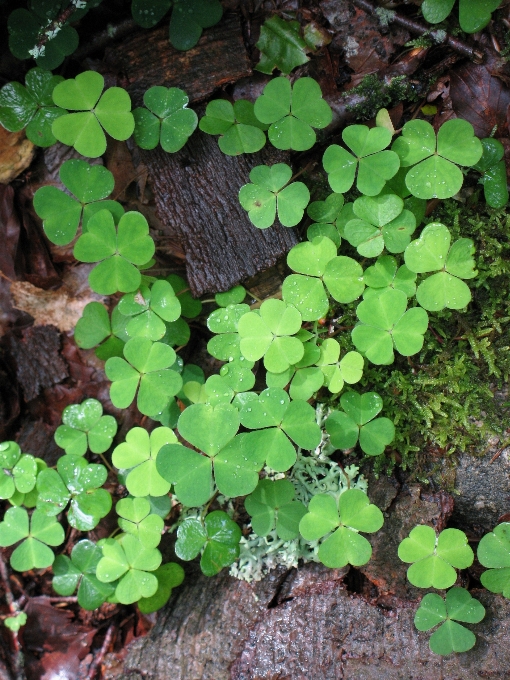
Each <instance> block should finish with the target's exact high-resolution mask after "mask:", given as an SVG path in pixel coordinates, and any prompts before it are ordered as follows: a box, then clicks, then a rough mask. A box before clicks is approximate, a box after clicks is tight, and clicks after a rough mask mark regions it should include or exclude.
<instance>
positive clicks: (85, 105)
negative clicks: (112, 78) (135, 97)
mask: <svg viewBox="0 0 510 680" xmlns="http://www.w3.org/2000/svg"><path fill="white" fill-rule="evenodd" d="M103 89H104V78H103V76H102V75H101V74H100V73H96V72H95V71H85V72H83V73H80V74H78V75H77V76H76V78H70V79H69V80H64V81H63V82H62V83H59V84H58V85H57V86H56V87H55V89H54V90H53V101H54V102H55V104H56V105H57V106H60V107H61V108H63V109H67V110H68V111H77V112H79V113H66V114H65V115H63V116H60V117H59V118H57V119H56V120H55V121H53V125H52V127H51V131H52V133H53V134H54V136H55V137H56V138H57V139H58V141H59V142H63V143H64V144H67V145H68V146H74V148H75V149H76V151H78V153H81V154H82V155H83V156H88V157H89V158H97V157H98V156H102V155H103V154H104V152H105V151H106V136H105V132H107V133H108V134H109V135H110V136H111V137H113V138H114V139H118V140H120V141H123V140H125V139H128V137H131V135H132V134H133V130H134V127H135V120H134V118H133V114H132V113H131V99H130V97H129V95H128V93H127V92H126V90H123V89H122V88H121V87H110V88H108V89H107V90H105V92H103Z"/></svg>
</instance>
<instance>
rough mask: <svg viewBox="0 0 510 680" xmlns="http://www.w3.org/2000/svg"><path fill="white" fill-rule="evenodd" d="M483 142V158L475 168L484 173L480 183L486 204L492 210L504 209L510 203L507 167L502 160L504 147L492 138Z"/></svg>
mask: <svg viewBox="0 0 510 680" xmlns="http://www.w3.org/2000/svg"><path fill="white" fill-rule="evenodd" d="M481 142H482V148H483V153H482V157H481V158H480V160H479V161H478V163H476V165H474V166H473V167H474V168H475V170H478V171H479V172H481V173H482V177H481V178H480V183H481V184H483V191H484V195H485V200H486V202H487V203H488V204H489V205H490V206H491V208H502V207H503V206H505V205H506V204H507V203H508V188H507V180H506V165H505V162H504V160H502V159H503V155H504V147H503V145H502V144H501V142H500V141H498V140H497V139H493V138H492V137H488V138H487V139H482V140H481Z"/></svg>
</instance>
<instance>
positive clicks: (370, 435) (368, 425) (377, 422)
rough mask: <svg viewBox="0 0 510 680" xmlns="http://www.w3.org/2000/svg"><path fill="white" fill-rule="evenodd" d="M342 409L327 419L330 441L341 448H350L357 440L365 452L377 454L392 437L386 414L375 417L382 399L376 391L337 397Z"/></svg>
mask: <svg viewBox="0 0 510 680" xmlns="http://www.w3.org/2000/svg"><path fill="white" fill-rule="evenodd" d="M340 404H341V406H342V408H343V409H344V410H343V411H333V412H332V413H331V414H330V415H329V416H328V418H327V420H326V432H327V433H328V434H329V438H330V442H331V445H332V446H334V447H335V448H337V449H341V450H343V451H345V450H347V449H352V448H353V447H354V446H356V444H357V442H358V440H359V445H360V447H361V450H362V451H363V452H364V453H366V454H367V455H368V456H379V455H380V454H381V453H384V449H385V448H386V446H387V445H388V444H391V442H392V441H393V439H394V437H395V426H394V425H393V423H392V422H391V420H390V419H389V418H376V416H377V415H378V414H379V413H380V412H381V410H382V407H383V400H382V399H381V397H380V396H379V395H378V394H377V393H376V392H366V393H365V394H358V393H357V392H347V393H345V394H343V395H342V396H341V398H340Z"/></svg>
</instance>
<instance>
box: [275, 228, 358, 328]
mask: <svg viewBox="0 0 510 680" xmlns="http://www.w3.org/2000/svg"><path fill="white" fill-rule="evenodd" d="M336 253H337V247H336V245H335V244H334V243H333V241H331V239H329V238H327V237H326V236H316V237H315V238H313V239H312V240H311V241H303V242H302V243H298V244H297V245H295V246H294V247H293V248H292V249H291V250H290V251H289V254H288V255H287V264H288V265H289V267H290V268H291V269H292V270H293V271H295V272H298V274H291V275H290V276H287V277H286V278H285V281H284V282H283V287H282V296H283V299H284V300H285V302H286V303H288V304H291V305H293V306H294V307H295V308H296V309H297V310H298V311H299V312H300V313H301V316H302V318H303V321H317V320H318V319H321V318H322V317H324V316H326V314H327V312H328V309H329V300H328V296H327V293H326V290H325V288H324V284H325V285H326V288H327V289H328V292H329V294H330V295H331V297H332V298H334V299H335V300H336V301H337V302H344V303H346V302H352V301H353V300H356V298H358V297H359V296H360V295H361V293H362V292H363V289H364V288H365V284H364V283H363V269H362V268H361V265H360V264H359V263H358V262H356V260H353V259H352V258H350V257H345V256H344V255H340V256H337V254H336Z"/></svg>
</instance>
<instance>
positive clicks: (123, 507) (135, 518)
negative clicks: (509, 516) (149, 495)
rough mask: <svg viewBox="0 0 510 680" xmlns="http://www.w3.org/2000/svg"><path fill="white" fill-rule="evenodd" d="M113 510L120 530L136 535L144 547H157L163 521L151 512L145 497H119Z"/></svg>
mask: <svg viewBox="0 0 510 680" xmlns="http://www.w3.org/2000/svg"><path fill="white" fill-rule="evenodd" d="M145 472H146V473H147V472H148V471H147V470H146V471H145ZM115 510H116V512H117V514H118V515H119V527H120V528H121V529H122V531H124V532H125V533H126V534H133V536H136V538H138V540H139V541H140V543H141V544H142V545H144V546H145V547H146V548H157V547H158V545H159V544H160V542H161V536H162V533H163V529H164V522H163V519H162V518H161V517H160V516H159V515H155V514H151V505H150V503H149V501H148V500H147V499H146V498H121V500H120V501H119V502H118V503H117V505H116V506H115Z"/></svg>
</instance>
